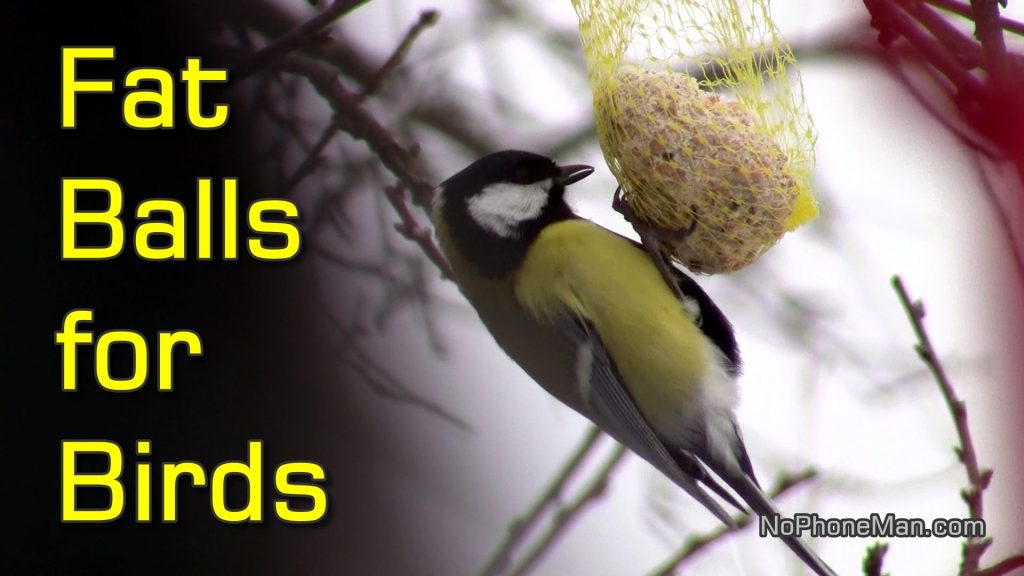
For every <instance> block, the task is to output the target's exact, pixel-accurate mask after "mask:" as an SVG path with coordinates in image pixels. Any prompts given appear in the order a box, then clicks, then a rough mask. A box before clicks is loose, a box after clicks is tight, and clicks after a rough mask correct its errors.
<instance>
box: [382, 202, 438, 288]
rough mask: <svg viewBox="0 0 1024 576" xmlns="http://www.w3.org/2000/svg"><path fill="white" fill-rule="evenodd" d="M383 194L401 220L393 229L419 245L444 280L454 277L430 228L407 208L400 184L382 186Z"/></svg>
mask: <svg viewBox="0 0 1024 576" xmlns="http://www.w3.org/2000/svg"><path fill="white" fill-rule="evenodd" d="M384 195H385V196H386V197H387V199H388V202H390V203H391V206H392V207H393V208H394V209H395V212H396V213H397V214H398V218H399V219H400V220H401V221H400V222H399V223H398V224H395V230H396V231H398V233H399V234H401V235H402V236H404V237H405V238H406V239H408V240H411V241H412V242H414V243H416V245H418V246H419V247H420V250H422V251H423V253H424V254H426V255H427V258H430V261H431V262H433V263H434V265H435V266H437V268H438V269H439V270H440V271H441V276H442V277H444V279H445V280H453V279H455V271H454V270H452V265H451V264H449V263H448V260H447V259H446V258H445V257H444V254H442V253H441V249H440V248H438V246H437V244H435V243H434V238H433V236H432V235H431V233H430V228H429V227H427V226H421V225H420V224H419V223H418V222H417V221H416V217H415V216H414V215H413V213H412V209H411V208H409V204H407V203H406V201H405V194H404V193H403V192H402V187H401V186H386V187H385V188H384Z"/></svg>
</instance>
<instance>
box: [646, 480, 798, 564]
mask: <svg viewBox="0 0 1024 576" xmlns="http://www.w3.org/2000/svg"><path fill="white" fill-rule="evenodd" d="M817 475H818V472H817V470H815V469H813V468H806V469H804V470H801V471H800V472H796V473H794V474H784V475H782V476H780V477H779V479H778V480H776V481H775V485H774V486H772V488H771V490H769V491H768V498H769V499H772V500H774V499H775V498H778V497H780V496H782V495H783V494H785V493H786V492H789V491H790V490H792V489H793V488H796V487H797V486H799V485H801V484H803V483H805V482H809V481H810V480H811V479H813V478H815V477H817ZM753 520H754V515H753V514H751V513H750V512H748V513H746V514H738V515H736V516H735V517H734V518H733V524H735V528H729V527H728V526H726V525H725V524H723V525H722V526H720V527H719V528H716V529H715V530H712V531H711V532H708V533H706V534H700V535H697V536H691V537H690V538H687V539H686V541H685V542H683V545H682V546H680V547H679V549H678V550H676V551H675V552H674V553H673V554H672V555H671V556H669V557H668V558H667V559H666V560H665V561H664V562H662V563H661V565H660V566H658V567H657V568H655V569H654V570H653V571H651V572H650V573H649V574H648V576H671V575H672V574H674V573H675V571H676V570H678V569H679V567H680V566H682V565H683V563H685V562H686V561H687V560H689V559H690V558H692V557H693V556H695V555H696V554H697V553H699V552H700V551H701V550H703V549H705V548H707V547H708V546H710V545H711V544H714V543H715V542H718V541H719V540H721V539H723V538H725V537H726V536H727V535H729V534H731V533H733V532H737V531H739V530H742V529H743V528H745V527H747V526H749V525H750V524H751V523H752V522H753Z"/></svg>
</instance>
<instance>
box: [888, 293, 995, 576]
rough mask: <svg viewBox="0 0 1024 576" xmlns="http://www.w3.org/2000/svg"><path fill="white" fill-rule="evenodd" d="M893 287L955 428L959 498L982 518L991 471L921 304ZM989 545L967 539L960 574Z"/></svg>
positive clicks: (972, 567) (975, 567) (976, 561)
mask: <svg viewBox="0 0 1024 576" xmlns="http://www.w3.org/2000/svg"><path fill="white" fill-rule="evenodd" d="M892 285H893V288H894V289H895V290H896V294H897V295H898V296H899V299H900V303H901V304H902V305H903V309H904V310H905V311H906V313H907V317H908V318H909V319H910V323H911V325H912V326H913V328H914V334H915V335H916V336H917V344H916V345H915V346H914V349H915V350H916V351H917V354H918V356H920V357H921V360H922V361H923V362H924V363H925V365H927V366H928V369H929V370H931V373H932V375H933V376H934V377H935V382H936V383H937V384H938V385H939V390H940V391H941V392H942V397H943V398H944V399H945V401H946V406H947V407H948V408H949V411H950V413H951V414H952V415H953V423H954V425H955V426H956V432H957V436H958V437H959V438H960V445H959V446H958V447H955V448H954V451H955V452H956V455H957V457H958V458H959V459H960V461H961V462H962V463H963V465H964V468H965V469H966V470H967V480H968V483H969V484H970V485H969V486H968V487H967V488H965V489H964V490H962V491H961V492H960V495H961V497H962V498H963V499H964V501H965V502H966V503H967V508H968V511H969V513H970V515H971V518H976V519H983V518H984V513H985V509H984V502H983V493H984V491H985V488H987V487H988V485H989V482H990V481H991V480H992V470H990V469H988V468H985V469H983V468H981V467H980V466H979V465H978V456H977V453H976V452H975V450H974V441H973V440H972V439H971V430H970V427H969V426H968V425H967V408H966V406H965V404H964V401H963V400H961V399H960V398H959V397H957V395H956V391H955V390H954V389H953V385H952V383H950V381H949V377H948V376H947V375H946V370H945V368H943V366H942V362H941V361H940V360H939V357H938V355H937V354H936V353H935V349H934V348H933V347H932V342H931V339H930V338H929V337H928V333H927V331H925V328H924V316H925V310H924V303H923V302H921V301H920V300H915V301H911V299H910V296H909V295H908V294H907V290H906V288H905V287H904V286H903V280H902V279H900V277H899V276H893V277H892ZM991 542H992V540H991V539H990V538H971V539H968V541H967V543H966V544H965V545H964V556H963V564H962V565H961V570H960V573H961V574H966V575H972V574H975V573H976V572H977V571H978V567H979V565H980V563H981V555H982V554H983V553H984V552H985V549H986V548H988V546H989V544H991Z"/></svg>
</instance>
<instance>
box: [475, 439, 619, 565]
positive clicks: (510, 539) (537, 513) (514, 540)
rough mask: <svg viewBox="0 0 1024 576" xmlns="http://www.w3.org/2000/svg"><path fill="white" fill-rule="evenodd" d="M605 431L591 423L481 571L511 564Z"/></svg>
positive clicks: (513, 524)
mask: <svg viewBox="0 0 1024 576" xmlns="http://www.w3.org/2000/svg"><path fill="white" fill-rule="evenodd" d="M603 436H604V434H602V433H601V430H600V429H599V428H598V427H597V426H593V425H592V426H591V427H590V429H589V430H587V434H586V435H585V436H584V437H583V441H582V442H581V443H580V445H579V446H578V447H577V448H576V449H575V450H573V452H572V453H571V454H570V455H569V458H568V460H566V462H565V464H563V465H562V469H561V470H559V472H558V474H557V475H556V476H555V478H554V479H553V480H552V481H551V483H550V484H549V485H548V487H547V488H546V489H545V490H544V492H542V493H541V495H540V498H538V499H537V500H536V501H535V502H534V503H533V505H532V506H530V509H529V510H528V511H527V512H526V514H525V515H523V517H521V518H517V519H516V520H514V521H513V522H512V525H511V526H509V529H508V536H506V537H505V539H504V540H503V541H502V542H501V544H500V545H499V546H498V548H497V549H496V550H495V551H494V554H492V555H491V559H490V560H488V561H487V564H486V565H485V566H484V569H483V570H481V571H480V574H481V575H482V576H490V575H492V574H499V573H501V572H502V571H503V570H504V569H505V568H506V567H507V566H508V563H509V561H510V560H511V557H512V552H513V550H514V549H515V548H516V547H517V546H518V545H519V543H520V541H522V539H523V537H524V536H526V535H527V534H528V533H529V532H530V530H532V529H533V527H534V526H535V525H536V524H537V521H538V520H540V517H541V514H542V513H543V512H544V510H546V509H547V508H548V506H550V505H552V504H554V502H555V500H557V499H558V498H559V497H560V496H561V495H562V492H564V491H565V487H566V485H567V484H568V483H569V481H570V480H572V479H573V478H574V477H575V476H576V474H577V473H578V472H579V470H580V466H581V465H582V464H583V462H585V461H586V460H587V458H588V457H589V456H590V455H591V454H592V453H593V451H594V447H595V446H597V442H598V440H600V439H601V438H602V437H603Z"/></svg>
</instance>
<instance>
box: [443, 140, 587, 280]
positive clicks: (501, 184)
mask: <svg viewBox="0 0 1024 576" xmlns="http://www.w3.org/2000/svg"><path fill="white" fill-rule="evenodd" d="M593 171H594V169H593V168H591V167H590V166H584V165H581V164H580V165H571V166H559V165H557V164H555V162H554V160H552V159H550V158H547V157H546V156H541V155H539V154H534V153H532V152H522V151H519V150H506V151H504V152H495V153H493V154H489V155H487V156H484V157H483V158H481V159H479V160H477V161H476V162H474V163H472V164H470V165H469V166H467V167H466V168H465V169H463V170H462V171H461V172H459V173H458V174H456V175H454V176H452V177H451V178H449V179H448V180H445V181H444V182H443V183H442V184H441V186H439V187H438V189H437V191H436V192H435V197H434V202H435V207H434V211H435V217H440V218H443V219H444V222H445V224H446V225H447V226H448V229H449V230H450V233H451V236H452V240H453V241H454V242H455V244H456V245H457V248H458V249H459V250H460V251H461V252H462V253H463V255H464V256H465V257H466V259H467V260H468V261H469V262H470V263H471V264H473V265H475V266H476V267H477V268H478V270H479V271H480V273H481V274H483V275H484V276H487V277H491V278H503V277H506V276H508V275H509V274H511V273H512V272H513V271H515V269H516V268H517V267H518V265H519V263H520V262H521V261H522V258H523V256H525V254H526V250H527V249H528V248H529V247H530V244H531V243H532V242H533V240H534V239H535V238H536V237H537V235H538V234H540V231H541V230H543V229H544V227H545V226H547V225H548V224H551V223H553V222H557V221H559V220H566V219H569V218H575V215H574V214H573V212H572V210H571V209H570V208H569V206H568V205H567V204H566V203H565V198H564V196H565V187H566V186H568V185H569V184H572V183H574V182H577V181H579V180H582V179H583V178H585V177H587V176H588V175H590V174H591V173H592V172H593Z"/></svg>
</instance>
